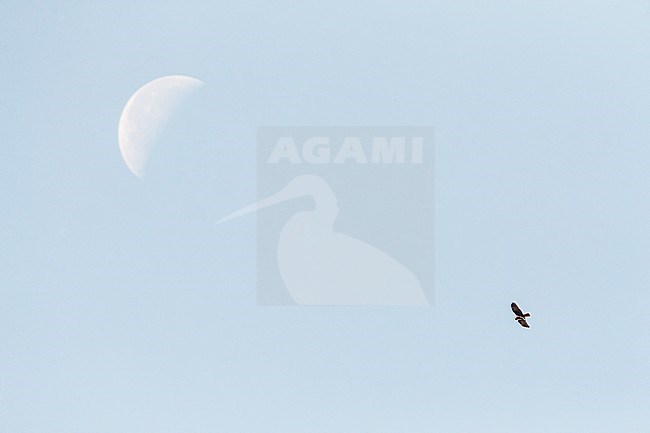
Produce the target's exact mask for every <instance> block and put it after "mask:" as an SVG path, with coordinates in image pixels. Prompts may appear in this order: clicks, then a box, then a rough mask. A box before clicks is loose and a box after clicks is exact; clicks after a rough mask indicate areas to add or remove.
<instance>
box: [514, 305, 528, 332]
mask: <svg viewBox="0 0 650 433" xmlns="http://www.w3.org/2000/svg"><path fill="white" fill-rule="evenodd" d="M510 308H512V312H513V313H515V320H516V321H517V322H519V324H520V325H521V326H523V327H524V328H530V326H528V322H526V317H530V313H524V312H523V311H521V308H519V307H518V306H517V304H516V303H515V302H513V303H512V304H510Z"/></svg>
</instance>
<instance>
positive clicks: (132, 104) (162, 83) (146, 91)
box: [117, 75, 205, 178]
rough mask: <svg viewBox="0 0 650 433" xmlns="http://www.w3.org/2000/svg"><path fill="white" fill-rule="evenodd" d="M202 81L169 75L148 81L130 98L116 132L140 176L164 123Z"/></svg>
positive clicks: (129, 163) (128, 162)
mask: <svg viewBox="0 0 650 433" xmlns="http://www.w3.org/2000/svg"><path fill="white" fill-rule="evenodd" d="M203 84H205V83H204V82H203V81H201V80H199V79H198V78H193V77H189V76H187V75H167V76H164V77H160V78H157V79H155V80H153V81H150V82H148V83H147V84H145V85H144V86H142V87H140V88H139V89H138V90H137V91H136V92H135V93H134V94H133V95H132V96H131V97H130V98H129V100H128V102H127V103H126V105H125V106H124V109H123V110H122V115H121V116H120V123H119V126H118V131H117V135H118V142H119V145H120V152H121V153H122V158H123V159H124V162H125V163H126V165H127V166H128V167H129V170H131V172H132V173H133V174H135V175H136V176H137V177H139V178H142V177H143V176H144V174H145V171H146V165H147V161H148V159H149V156H150V155H151V152H152V151H153V148H154V146H155V143H156V138H157V137H158V135H159V133H160V130H161V128H162V126H163V125H164V124H165V123H166V122H167V121H168V120H169V118H170V117H171V116H172V114H173V113H174V111H175V110H176V108H177V107H178V106H179V105H180V104H181V102H182V101H183V100H184V99H185V98H187V97H188V96H189V95H190V94H191V93H192V92H194V91H195V90H196V89H198V88H199V87H201V86H203Z"/></svg>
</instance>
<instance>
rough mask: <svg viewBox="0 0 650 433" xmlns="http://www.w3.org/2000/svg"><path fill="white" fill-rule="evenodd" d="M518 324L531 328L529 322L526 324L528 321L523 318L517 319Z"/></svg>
mask: <svg viewBox="0 0 650 433" xmlns="http://www.w3.org/2000/svg"><path fill="white" fill-rule="evenodd" d="M517 322H519V324H520V325H521V326H523V327H524V328H530V326H528V322H526V319H524V318H523V317H517Z"/></svg>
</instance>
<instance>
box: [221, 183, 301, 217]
mask: <svg viewBox="0 0 650 433" xmlns="http://www.w3.org/2000/svg"><path fill="white" fill-rule="evenodd" d="M295 197H296V196H295V195H293V194H291V193H289V192H288V191H287V189H286V188H283V189H282V190H280V191H279V192H277V193H275V194H273V195H272V196H270V197H267V198H265V199H262V200H259V201H258V202H256V203H253V204H249V205H248V206H244V207H243V208H241V209H239V210H238V211H235V212H233V213H231V214H230V215H227V216H225V217H223V218H221V219H220V220H219V221H217V222H216V224H221V223H223V222H226V221H229V220H231V219H235V218H238V217H240V216H243V215H246V214H249V213H252V212H256V211H258V210H260V209H264V208H265V207H269V206H273V205H274V204H278V203H282V202H283V201H287V200H290V199H292V198H295Z"/></svg>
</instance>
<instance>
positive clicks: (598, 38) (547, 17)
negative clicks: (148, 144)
mask: <svg viewBox="0 0 650 433" xmlns="http://www.w3.org/2000/svg"><path fill="white" fill-rule="evenodd" d="M2 10H3V11H2V13H1V14H0V68H1V69H0V70H1V74H0V95H1V97H0V144H1V147H0V149H1V152H2V153H1V156H2V157H1V158H0V189H1V193H0V208H1V209H2V213H1V214H0V239H1V242H2V248H1V249H0V432H2V433H4V432H7V433H76V432H79V433H89V432H98V433H104V432H106V433H108V432H152V433H154V432H155V433H172V432H174V433H178V432H216V431H223V432H246V433H250V432H277V433H280V432H300V431H305V432H312V433H326V432H327V433H332V432H349V433H358V432H372V433H376V432H432V431H436V432H437V431H440V432H463V433H466V432H481V433H492V432H494V433H496V432H503V431H513V430H515V429H519V428H521V427H522V426H525V430H526V432H527V433H547V432H556V433H557V432H575V431H590V432H595V433H598V432H607V433H610V432H612V431H621V432H644V431H648V429H650V416H648V415H647V413H645V412H647V408H648V407H650V397H649V395H650V393H649V390H650V345H649V344H648V329H650V319H649V318H648V314H647V310H648V303H649V301H650V293H649V291H648V288H649V287H650V267H649V266H648V263H649V259H650V229H649V228H648V227H650V226H649V224H648V219H649V216H650V170H649V169H648V167H650V145H649V144H650V124H649V123H648V119H649V118H650V82H649V81H650V78H649V77H650V75H649V74H648V72H649V71H650V6H648V3H647V2H643V1H619V2H613V1H611V2H610V1H596V2H594V1H590V2H586V1H580V2H571V4H567V2H560V1H534V2H525V3H522V2H506V1H499V2H492V3H490V4H489V5H488V3H485V2H478V1H474V2H471V1H462V0H461V1H445V2H439V1H426V2H407V3H404V2H397V1H393V2H385V1H384V2H356V3H354V4H336V3H333V2H289V1H280V2H275V3H273V4H269V3H265V2H232V3H229V4H225V3H224V4H220V3H218V2H207V1H206V2H192V1H189V2H138V3H137V4H132V2H101V3H100V2H72V1H70V2H65V4H57V3H52V2H29V1H27V2H22V1H21V2H18V1H13V2H5V4H4V5H3V7H2ZM168 74H186V75H191V76H194V77H198V78H200V79H202V80H203V81H205V82H206V86H205V88H204V89H203V90H202V91H201V92H197V94H196V95H195V98H194V99H193V102H192V104H189V106H188V108H187V109H186V110H185V111H183V112H181V113H179V115H178V116H177V117H176V119H175V124H174V127H172V128H171V129H170V131H169V132H170V135H169V136H168V137H166V139H165V140H164V141H165V143H167V144H168V145H169V146H170V149H172V150H174V151H176V152H178V155H179V161H182V164H185V165H181V166H179V167H172V168H171V169H170V175H169V177H165V176H162V177H161V178H159V179H157V180H156V181H151V182H148V183H146V182H142V181H140V180H138V179H137V178H136V177H135V176H133V175H132V174H131V173H130V172H129V171H128V169H127V168H126V166H125V165H124V163H123V161H122V159H121V156H120V153H119V149H118V145H117V122H118V120H119V116H120V112H121V110H122V108H123V106H124V104H125V103H126V101H127V99H128V98H129V96H130V95H131V94H132V93H133V92H134V91H135V90H137V89H138V88H139V87H140V86H141V85H143V84H144V83H146V82H148V81H150V80H152V79H154V78H157V77H160V76H163V75H168ZM314 124H316V125H321V124H322V125H431V126H433V127H435V128H436V142H437V147H436V170H437V171H436V221H435V224H436V235H437V240H436V261H435V267H436V287H435V294H436V296H435V305H434V306H433V307H431V308H398V307H393V308H387V307H384V308H377V307H367V308H332V307H322V308H319V307H317V308H290V307H289V308H279V307H277V308H276V307H267V308H262V307H256V306H255V232H254V230H255V223H254V219H252V218H251V219H247V220H245V219H241V220H239V221H237V222H233V223H232V224H230V225H229V226H228V230H215V227H214V225H213V222H214V221H215V220H216V219H218V218H219V217H221V216H224V215H226V214H228V213H229V212H231V211H233V210H235V209H237V208H238V207H240V206H241V205H243V204H247V203H249V202H251V201H253V200H254V199H255V167H256V165H255V133H256V127H257V126H258V125H314ZM178 143H182V146H178ZM174 144H176V146H177V147H174ZM201 164H202V165H201ZM199 166H200V167H201V169H197V170H194V171H193V172H192V173H191V174H192V175H191V176H189V177H188V176H184V175H183V174H184V173H185V174H187V173H186V172H184V171H183V168H187V167H199ZM513 300H516V301H518V302H519V303H520V304H521V305H522V306H523V307H524V308H525V309H527V310H530V311H531V312H532V313H533V317H532V319H531V326H532V328H531V329H530V330H524V329H522V328H520V327H519V326H518V325H517V324H516V323H515V322H514V321H513V318H512V317H513V316H512V313H511V312H510V308H509V304H510V302H511V301H513Z"/></svg>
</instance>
